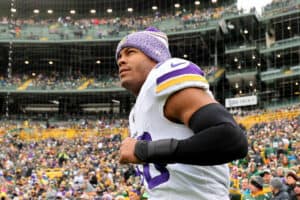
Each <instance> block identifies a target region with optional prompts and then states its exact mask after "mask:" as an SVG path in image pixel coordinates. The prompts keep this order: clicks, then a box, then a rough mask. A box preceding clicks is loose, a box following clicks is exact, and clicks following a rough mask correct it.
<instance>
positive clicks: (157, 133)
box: [129, 58, 229, 200]
mask: <svg viewBox="0 0 300 200" xmlns="http://www.w3.org/2000/svg"><path fill="white" fill-rule="evenodd" d="M188 87H199V88H203V89H204V90H205V91H207V92H208V93H209V94H210V95H212V94H211V92H210V91H209V84H208V82H207V80H206V79H205V77H204V73H203V71H202V70H201V69H200V68H199V67H198V66H197V65H195V64H194V63H192V62H190V61H187V60H184V59H179V58H172V59H169V60H167V61H165V62H163V63H159V64H158V65H157V66H156V67H155V68H154V69H153V70H152V71H151V72H150V74H149V75H148V77H147V80H146V81H145V83H144V85H143V86H142V88H141V90H140V93H139V95H138V96H137V99H136V103H135V105H134V107H133V109H132V110H131V113H130V117H129V122H130V132H131V137H134V138H137V139H142V140H148V141H150V140H159V139H166V138H176V139H179V140H180V139H185V138H188V137H190V136H192V135H193V134H194V133H193V132H192V130H191V129H189V128H188V127H186V126H185V125H183V124H177V123H174V122H172V121H170V120H168V119H167V118H166V117H165V116H164V105H165V103H166V100H167V99H168V97H169V96H170V95H171V94H173V93H175V92H177V91H179V90H182V89H184V88H188ZM187 98H188V97H187ZM216 145H217V144H216ZM137 168H138V170H139V172H140V173H141V174H142V175H143V181H144V183H145V186H146V188H147V192H148V193H149V196H150V199H152V200H160V199H162V200H174V199H175V200H229V192H228V188H229V168H228V166H227V164H224V165H215V166H197V165H187V164H179V163H176V164H168V165H159V164H144V165H139V166H138V167H137Z"/></svg>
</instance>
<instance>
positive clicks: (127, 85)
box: [120, 78, 132, 89]
mask: <svg viewBox="0 0 300 200" xmlns="http://www.w3.org/2000/svg"><path fill="white" fill-rule="evenodd" d="M120 82H121V86H122V87H123V88H126V89H128V88H130V85H131V84H132V83H131V82H132V81H130V79H128V78H121V81H120Z"/></svg>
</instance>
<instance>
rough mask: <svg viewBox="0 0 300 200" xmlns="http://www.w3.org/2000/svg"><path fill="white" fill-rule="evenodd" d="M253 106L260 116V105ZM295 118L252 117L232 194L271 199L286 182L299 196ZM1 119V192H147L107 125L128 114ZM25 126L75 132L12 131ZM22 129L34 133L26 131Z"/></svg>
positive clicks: (104, 195) (121, 195)
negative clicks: (78, 119) (61, 120)
mask: <svg viewBox="0 0 300 200" xmlns="http://www.w3.org/2000/svg"><path fill="white" fill-rule="evenodd" d="M299 108H300V106H295V107H293V108H292V109H299ZM290 109H291V108H285V109H284V110H290ZM250 113H251V114H253V112H249V113H248V114H250ZM255 113H256V114H257V115H258V116H259V115H261V114H262V111H260V112H259V111H255ZM239 114H241V113H239ZM243 115H244V116H245V115H246V116H247V113H245V112H243ZM299 120H300V119H299V116H297V117H294V118H292V119H283V118H282V119H276V120H273V121H271V122H267V123H264V122H263V123H257V124H255V125H254V126H252V127H251V128H250V129H249V130H248V131H247V136H248V139H249V144H250V145H249V146H250V149H249V154H248V156H247V157H246V158H245V159H242V160H237V161H234V162H232V163H229V164H230V169H231V178H232V179H231V182H232V184H231V189H230V193H231V195H232V197H231V199H243V200H249V199H266V200H271V199H276V198H275V196H276V194H277V193H275V191H277V190H278V191H284V190H286V191H287V193H288V195H289V196H294V199H297V197H296V196H295V194H298V199H299V195H300V184H299V183H300V180H299V173H300V140H299V138H300V137H299V133H300V127H299ZM9 123H10V126H9V125H8V124H9ZM1 124H2V125H1V127H3V128H2V129H1V132H2V136H1V139H0V144H1V145H0V199H6V200H8V199H15V200H17V199H93V200H96V199H102V200H104V199H106V200H110V199H111V200H112V199H116V200H117V199H118V200H121V199H130V200H137V199H147V193H145V192H144V189H143V186H142V184H141V178H140V177H139V176H138V174H136V173H135V169H134V168H133V166H131V165H119V163H118V149H119V145H120V141H121V138H122V137H124V135H123V134H122V133H121V131H119V132H118V131H114V132H113V131H112V128H119V129H117V130H122V128H125V127H127V125H128V121H127V120H124V119H120V120H108V119H105V118H103V119H101V120H98V121H95V122H93V123H91V122H89V123H87V124H88V125H85V123H71V124H70V123H69V124H68V123H66V124H64V125H62V124H50V126H45V125H43V124H42V123H39V122H26V123H22V124H20V123H16V122H8V121H4V122H2V123H1ZM26 127H27V128H30V127H31V128H32V127H35V130H36V131H40V132H42V131H43V130H51V129H54V130H56V131H54V133H55V132H59V130H61V129H62V127H65V128H72V129H76V130H77V132H76V133H77V134H75V135H73V136H72V137H66V135H65V137H61V136H62V135H60V137H58V134H52V135H51V134H50V135H48V136H47V137H40V138H37V137H32V138H31V139H30V137H27V139H24V138H23V139H22V138H21V135H22V134H16V133H17V132H16V131H15V132H14V131H12V130H15V129H17V128H18V130H23V131H24V130H26ZM8 130H10V131H8ZM91 130H94V131H91ZM95 130H96V131H95ZM103 130H106V133H105V134H104V132H103ZM107 131H108V132H107ZM92 132H93V133H94V134H92ZM43 133H44V132H43ZM27 134H28V135H29V136H30V134H32V135H34V134H33V133H32V132H31V131H27ZM28 138H29V139H28ZM261 196H263V198H262V197H261Z"/></svg>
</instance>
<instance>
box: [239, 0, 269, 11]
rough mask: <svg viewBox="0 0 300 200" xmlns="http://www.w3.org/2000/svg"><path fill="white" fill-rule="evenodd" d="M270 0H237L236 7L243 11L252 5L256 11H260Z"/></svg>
mask: <svg viewBox="0 0 300 200" xmlns="http://www.w3.org/2000/svg"><path fill="white" fill-rule="evenodd" d="M271 2H272V0H238V2H237V7H238V9H241V8H243V10H244V11H246V12H249V10H250V9H251V8H253V7H255V8H256V11H257V12H258V13H261V9H262V7H264V6H265V5H267V4H269V3H271Z"/></svg>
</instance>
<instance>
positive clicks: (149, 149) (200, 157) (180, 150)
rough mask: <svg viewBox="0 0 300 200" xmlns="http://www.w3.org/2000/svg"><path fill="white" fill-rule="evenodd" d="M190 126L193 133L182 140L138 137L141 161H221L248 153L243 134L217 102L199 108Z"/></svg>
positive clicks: (220, 162)
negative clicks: (146, 139) (149, 140)
mask: <svg viewBox="0 0 300 200" xmlns="http://www.w3.org/2000/svg"><path fill="white" fill-rule="evenodd" d="M189 127H190V128H191V129H192V130H193V131H194V133H195V134H194V135H193V136H191V137H189V138H187V139H184V140H176V139H164V140H157V141H151V142H147V141H138V142H137V144H136V146H135V155H136V156H137V157H138V158H139V159H140V160H142V161H144V162H153V163H184V164H196V165H217V164H223V163H227V162H230V161H233V160H236V159H240V158H243V157H245V156H246V155H247V152H248V142H247V138H246V134H245V133H244V131H243V130H242V129H241V128H240V127H239V126H238V125H237V123H236V122H235V120H234V119H233V117H232V116H231V114H230V113H229V112H228V111H227V110H226V109H225V108H224V107H223V106H222V105H220V104H217V103H213V104H208V105H206V106H204V107H202V108H200V109H199V110H198V111H196V112H195V113H194V114H193V115H192V117H191V119H190V121H189Z"/></svg>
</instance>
